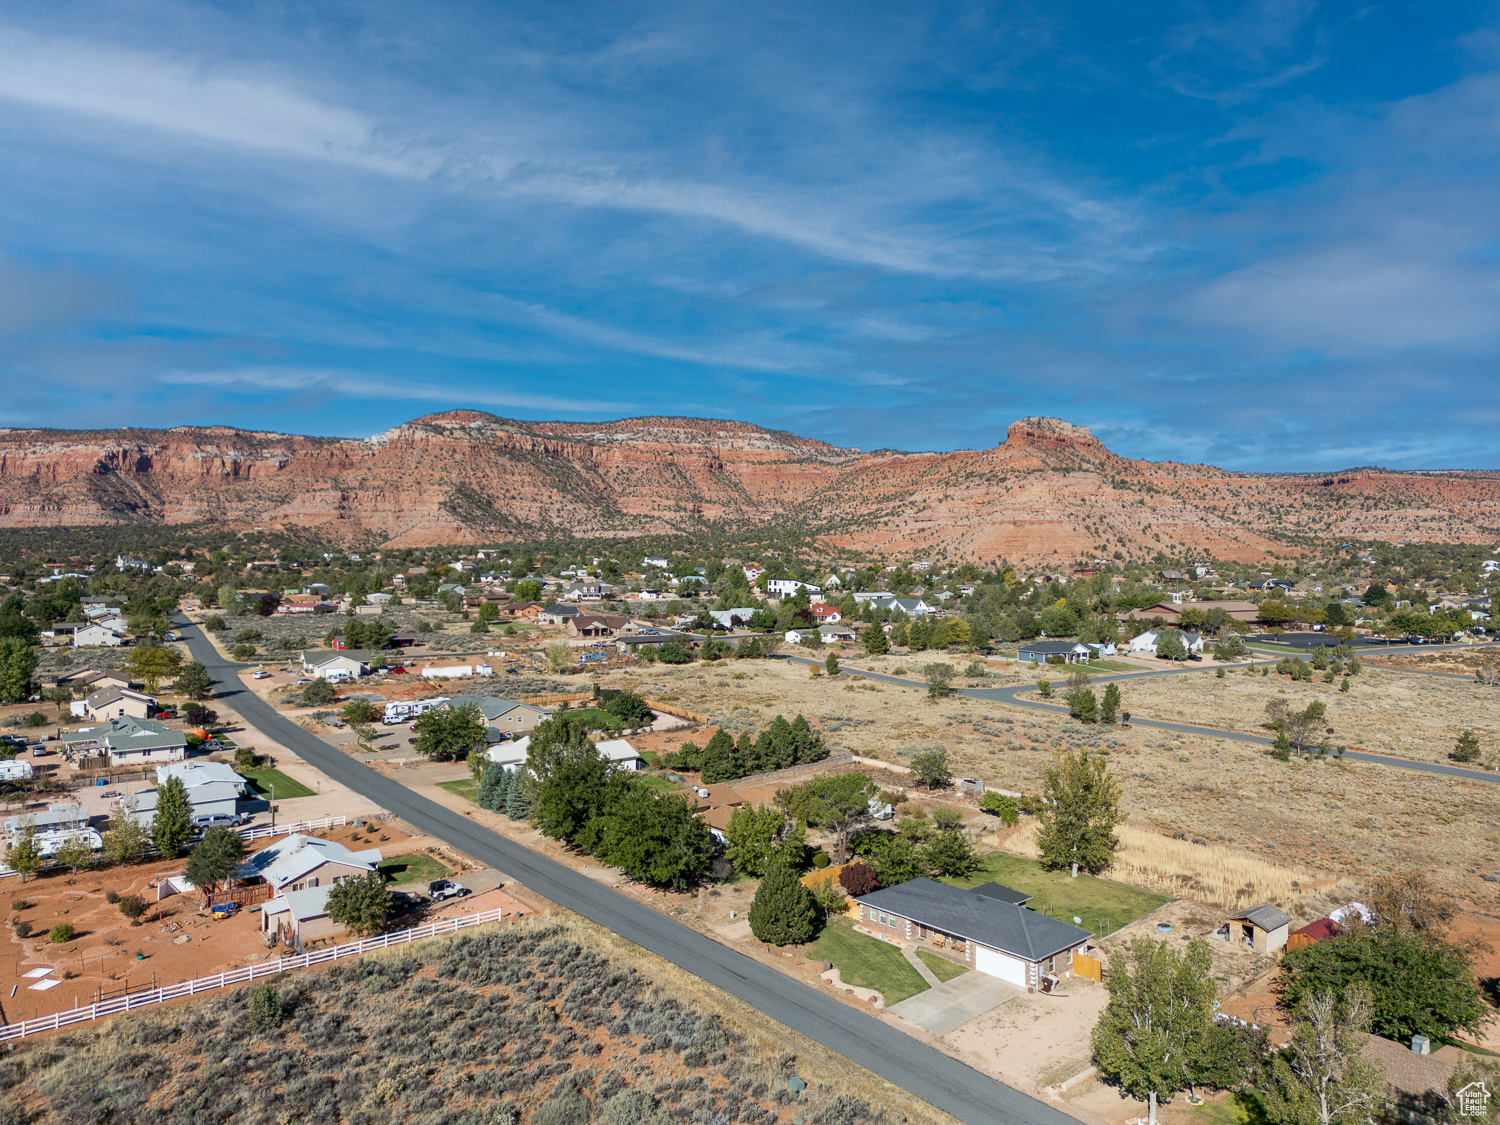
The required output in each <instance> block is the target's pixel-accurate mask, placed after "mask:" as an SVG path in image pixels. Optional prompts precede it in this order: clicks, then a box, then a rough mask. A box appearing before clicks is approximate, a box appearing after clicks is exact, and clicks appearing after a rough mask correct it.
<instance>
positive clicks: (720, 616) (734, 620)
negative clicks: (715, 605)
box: [708, 606, 757, 629]
mask: <svg viewBox="0 0 1500 1125" xmlns="http://www.w3.org/2000/svg"><path fill="white" fill-rule="evenodd" d="M756 612H757V610H756V607H755V606H740V607H739V608H737V609H711V610H709V611H708V615H709V616H710V617H712V618H713V619H714V624H715V625H722V626H723V627H724V628H726V629H733V628H735V627H736V626H739V625H749V624H750V618H752V617H754V616H755V614H756Z"/></svg>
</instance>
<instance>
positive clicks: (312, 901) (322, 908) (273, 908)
mask: <svg viewBox="0 0 1500 1125" xmlns="http://www.w3.org/2000/svg"><path fill="white" fill-rule="evenodd" d="M333 888H334V884H332V883H325V884H324V885H323V886H320V887H308V888H307V889H306V890H301V891H287V892H286V893H285V894H282V895H279V896H278V897H276V898H273V899H271V901H270V902H268V903H266V904H265V905H264V906H262V907H261V914H260V932H261V933H263V934H271V935H274V936H275V938H276V939H277V940H279V941H284V942H286V943H287V944H288V945H290V946H293V947H294V948H299V949H300V948H301V947H302V945H303V943H305V942H309V941H322V940H323V939H324V938H331V937H340V936H342V935H343V934H344V932H345V927H344V923H342V922H335V921H334V920H333V919H332V918H330V917H328V895H329V893H330V892H331V891H332V890H333Z"/></svg>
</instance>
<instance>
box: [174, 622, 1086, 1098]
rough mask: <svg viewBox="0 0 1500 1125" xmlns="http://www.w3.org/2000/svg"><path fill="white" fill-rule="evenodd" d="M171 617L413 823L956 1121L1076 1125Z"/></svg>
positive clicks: (275, 718)
mask: <svg viewBox="0 0 1500 1125" xmlns="http://www.w3.org/2000/svg"><path fill="white" fill-rule="evenodd" d="M177 627H178V633H179V635H181V636H182V638H183V639H184V640H185V641H186V642H187V645H188V648H189V650H190V651H191V652H192V654H193V658H194V659H196V660H198V661H201V662H202V663H203V665H204V666H205V667H206V668H207V669H208V672H209V675H210V677H212V678H213V679H214V681H215V682H216V683H218V684H219V685H221V692H220V696H219V698H221V699H223V700H225V701H226V702H228V703H230V704H232V705H233V706H234V708H235V709H236V710H237V711H238V712H239V713H240V715H241V716H243V717H244V719H245V721H246V722H248V723H250V724H251V725H252V726H254V727H257V728H258V729H259V730H261V731H262V732H263V733H264V734H266V735H267V736H268V737H270V738H274V739H275V740H276V741H277V742H279V743H281V744H282V745H283V746H286V747H287V748H289V749H290V750H292V751H293V752H295V753H296V754H297V755H298V756H299V757H301V758H302V759H303V760H304V761H306V762H307V763H308V764H310V765H312V766H315V767H317V768H318V769H320V770H322V771H323V772H324V773H326V774H327V775H328V776H329V777H332V778H335V779H336V780H338V781H340V782H342V783H343V784H345V785H347V786H349V788H351V789H353V790H354V791H355V792H357V793H360V794H362V795H363V796H365V797H368V798H369V799H370V800H372V801H374V802H376V803H377V804H379V805H380V806H381V807H382V808H385V809H387V810H389V811H390V812H392V813H394V814H396V815H397V816H399V817H400V818H401V819H402V820H404V821H406V822H407V823H408V824H411V825H413V826H414V827H416V828H417V829H418V830H419V831H421V832H425V833H428V834H430V835H433V836H436V837H438V838H439V839H441V840H443V841H445V842H447V843H448V844H450V845H452V846H453V847H454V848H456V849H457V850H458V851H460V852H462V853H463V854H465V855H467V856H470V857H471V858H473V859H476V860H478V861H479V862H481V863H485V864H489V865H492V866H494V867H497V868H499V869H500V870H502V871H506V872H509V873H510V874H511V875H513V876H514V877H515V878H516V879H518V880H519V881H520V882H521V883H523V884H524V885H525V886H527V887H529V888H531V889H532V890H534V891H536V892H537V893H538V894H540V895H544V896H545V897H547V898H549V899H551V900H552V901H553V902H555V903H557V904H559V905H560V906H565V907H567V908H568V909H570V910H573V911H576V912H577V913H579V914H581V915H583V916H584V917H585V918H588V919H589V920H590V921H593V922H595V923H597V924H598V925H600V926H603V927H604V928H605V929H607V930H611V931H613V932H614V933H617V934H619V935H620V936H621V937H624V938H626V939H628V940H630V941H633V942H635V943H636V944H637V945H639V946H641V947H643V948H645V949H648V950H650V951H651V952H652V953H655V954H657V955H658V956H660V957H663V958H665V959H666V960H668V961H670V962H672V963H673V964H674V965H677V966H678V967H680V968H682V969H686V970H687V971H688V972H690V973H692V974H693V975H694V976H697V977H700V978H701V979H703V980H705V981H708V982H709V983H710V984H713V985H717V986H718V987H719V988H722V989H723V990H724V991H725V992H728V993H730V994H732V995H734V996H737V997H739V998H740V999H741V1000H743V1001H745V1002H746V1003H747V1004H749V1005H751V1006H752V1007H754V1008H756V1009H758V1010H759V1011H761V1012H763V1013H765V1014H766V1015H767V1016H770V1017H771V1018H772V1019H774V1020H777V1021H779V1022H781V1023H783V1024H785V1025H786V1026H787V1027H790V1028H792V1029H793V1030H795V1031H798V1032H801V1033H802V1034H803V1035H806V1036H807V1037H808V1038H809V1039H812V1040H814V1041H815V1042H818V1043H822V1044H823V1045H824V1046H826V1047H829V1048H831V1049H832V1050H834V1051H837V1052H838V1053H839V1054H841V1055H843V1056H844V1057H845V1058H848V1059H850V1060H851V1061H853V1062H855V1063H858V1064H859V1065H860V1066H863V1067H865V1068H866V1069H867V1070H870V1071H873V1072H874V1073H875V1074H878V1075H880V1076H881V1077H882V1078H884V1079H886V1080H887V1081H889V1082H892V1083H894V1084H895V1085H897V1086H899V1087H901V1088H902V1089H904V1090H906V1091H907V1092H908V1093H911V1094H913V1095H915V1096H916V1097H918V1098H921V1099H922V1100H923V1101H925V1102H928V1103H930V1104H932V1105H934V1106H936V1107H937V1108H939V1109H941V1110H943V1111H944V1112H945V1113H949V1114H951V1115H952V1116H954V1117H956V1118H958V1119H959V1120H960V1121H965V1122H968V1123H970V1125H1010V1123H1012V1122H1027V1123H1029V1125H1077V1122H1076V1121H1075V1120H1074V1119H1073V1118H1071V1117H1069V1116H1067V1115H1066V1114H1064V1113H1063V1112H1061V1111H1060V1110H1057V1109H1054V1108H1053V1107H1052V1106H1050V1105H1047V1104H1046V1103H1044V1102H1039V1101H1037V1100H1036V1099H1035V1098H1031V1097H1028V1096H1027V1095H1025V1094H1023V1093H1021V1092H1020V1091H1019V1090H1015V1089H1012V1088H1011V1087H1009V1086H1005V1085H1003V1084H1001V1083H999V1082H996V1081H995V1080H994V1079H993V1078H990V1077H989V1076H987V1075H985V1074H981V1073H980V1072H979V1071H977V1070H975V1069H973V1068H972V1067H969V1066H966V1065H964V1064H963V1063H961V1062H959V1061H958V1060H956V1059H953V1058H950V1057H949V1056H947V1055H945V1054H943V1053H942V1052H940V1051H937V1050H934V1049H933V1048H931V1047H928V1046H926V1045H924V1044H922V1043H919V1042H918V1041H917V1040H915V1039H912V1038H911V1037H910V1036H908V1035H905V1034H903V1033H902V1032H900V1031H898V1030H896V1029H895V1028H893V1027H891V1026H889V1025H887V1024H885V1023H882V1022H880V1021H879V1020H876V1019H874V1018H872V1017H870V1016H867V1015H865V1014H863V1013H861V1012H859V1011H858V1010H856V1009H853V1008H850V1007H848V1006H847V1005H845V1004H843V1003H841V1002H840V1001H838V1000H835V999H833V998H832V997H830V996H827V995H825V994H824V993H821V992H819V991H817V990H816V989H813V988H810V987H808V986H807V985H804V984H801V983H799V982H798V981H795V980H793V979H791V978H790V977H788V976H786V975H785V974H783V973H780V972H777V971H776V970H775V969H772V968H769V967H768V966H766V965H762V964H761V963H760V962H759V961H756V960H754V959H753V958H750V957H747V956H745V955H744V954H742V953H737V952H735V951H734V950H732V949H730V948H728V947H727V946H724V945H721V944H720V943H718V942H716V941H714V940H713V939H711V938H708V937H705V936H704V935H703V934H700V933H698V932H697V931H696V930H692V929H689V928H688V927H687V926H684V925H682V924H681V923H680V922H676V921H673V920H672V919H671V918H668V917H667V916H665V915H663V914H659V913H657V912H656V911H655V910H652V909H651V908H650V907H648V906H644V905H642V904H641V903H638V902H636V901H635V900H634V899H631V898H627V897H626V896H625V895H622V894H619V893H617V892H615V891H612V890H610V889H609V888H607V887H602V886H600V885H599V884H598V883H596V882H594V881H593V880H591V879H589V878H587V877H586V876H584V875H580V874H579V873H578V872H576V871H573V870H572V869H571V868H568V867H565V866H563V865H562V864H560V863H557V862H555V861H553V860H550V859H548V858H546V857H545V856H541V855H538V854H537V853H536V852H534V851H532V850H531V849H530V848H527V847H524V846H523V845H521V844H517V843H515V842H514V841H511V840H508V839H506V838H505V837H504V836H501V835H500V834H499V833H497V832H492V831H490V830H489V829H487V828H484V827H482V826H481V825H479V824H476V823H475V822H474V821H473V820H472V819H470V818H469V817H465V816H462V815H460V814H458V813H455V812H453V811H452V810H450V809H447V808H445V807H443V806H442V805H439V804H437V803H436V802H434V801H429V800H428V799H426V798H425V797H421V796H418V795H417V794H414V793H413V792H412V791H411V790H409V789H407V788H406V787H405V786H404V785H401V784H400V783H399V782H396V781H393V780H391V779H390V778H388V777H385V776H383V775H381V774H378V773H376V772H375V771H374V770H372V769H369V768H368V767H366V766H364V765H362V764H360V763H359V762H357V761H355V760H353V759H351V758H349V757H348V756H347V755H345V754H343V753H341V752H339V751H337V750H335V749H333V748H332V747H331V746H329V745H328V744H327V743H325V742H323V741H322V740H321V739H319V738H316V737H314V736H313V735H311V734H309V733H308V732H307V731H305V730H303V729H302V728H301V727H299V726H297V725H296V724H295V723H292V722H290V721H288V720H287V719H285V718H283V717H282V716H281V715H279V714H278V713H277V712H276V710H275V709H274V708H273V707H271V706H270V705H269V704H267V703H266V702H265V701H264V700H263V699H261V698H260V697H259V696H257V695H256V694H255V693H253V692H251V691H248V690H246V689H245V687H244V685H243V684H242V683H241V682H240V680H239V677H238V676H237V675H236V672H237V670H238V669H239V668H241V667H244V666H243V665H239V664H233V663H230V662H228V661H226V660H224V658H223V657H221V656H220V655H219V653H218V651H217V650H216V649H215V648H214V646H213V644H212V643H211V642H210V641H209V640H208V638H206V637H204V636H203V635H202V633H201V632H200V630H199V628H198V626H196V625H191V624H188V623H186V622H183V621H182V620H181V619H179V621H178V626H177Z"/></svg>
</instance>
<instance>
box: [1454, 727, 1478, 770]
mask: <svg viewBox="0 0 1500 1125" xmlns="http://www.w3.org/2000/svg"><path fill="white" fill-rule="evenodd" d="M1448 757H1450V758H1452V759H1453V760H1454V761H1455V762H1474V761H1478V759H1479V736H1478V735H1476V734H1475V733H1474V732H1473V731H1471V730H1466V731H1464V732H1463V733H1462V734H1460V735H1459V736H1458V741H1457V742H1456V743H1455V744H1454V746H1453V751H1452V753H1450V754H1449V755H1448Z"/></svg>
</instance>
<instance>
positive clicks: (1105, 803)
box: [1036, 750, 1125, 877]
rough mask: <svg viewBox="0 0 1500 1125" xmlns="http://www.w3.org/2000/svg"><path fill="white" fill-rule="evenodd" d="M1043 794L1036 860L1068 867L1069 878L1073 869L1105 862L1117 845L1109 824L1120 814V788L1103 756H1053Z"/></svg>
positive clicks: (1101, 865) (1097, 867)
mask: <svg viewBox="0 0 1500 1125" xmlns="http://www.w3.org/2000/svg"><path fill="white" fill-rule="evenodd" d="M1043 797H1044V799H1043V804H1042V808H1041V811H1040V812H1038V814H1037V820H1038V822H1039V824H1038V828H1037V837H1036V838H1037V846H1038V848H1039V849H1040V851H1041V854H1042V863H1043V864H1044V865H1045V866H1047V867H1050V868H1059V867H1071V868H1072V869H1073V875H1074V877H1077V875H1078V870H1079V868H1082V869H1083V870H1085V871H1088V872H1089V873H1090V874H1098V873H1099V872H1100V871H1102V870H1104V868H1106V867H1108V866H1109V865H1110V863H1111V862H1113V859H1114V853H1115V848H1116V847H1117V846H1118V844H1119V841H1118V840H1117V839H1116V838H1115V827H1116V825H1118V824H1119V823H1120V822H1121V821H1123V820H1124V819H1125V815H1124V814H1123V813H1122V812H1121V811H1120V787H1119V785H1118V784H1117V783H1116V782H1115V780H1114V778H1113V777H1111V776H1110V774H1109V764H1108V763H1107V762H1106V761H1105V760H1104V758H1103V757H1090V756H1089V755H1088V754H1087V753H1086V752H1085V751H1082V750H1080V751H1077V752H1069V753H1067V754H1061V755H1057V756H1055V757H1054V758H1053V760H1052V764H1051V765H1050V766H1048V767H1047V778H1046V783H1045V786H1044V789H1043Z"/></svg>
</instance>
